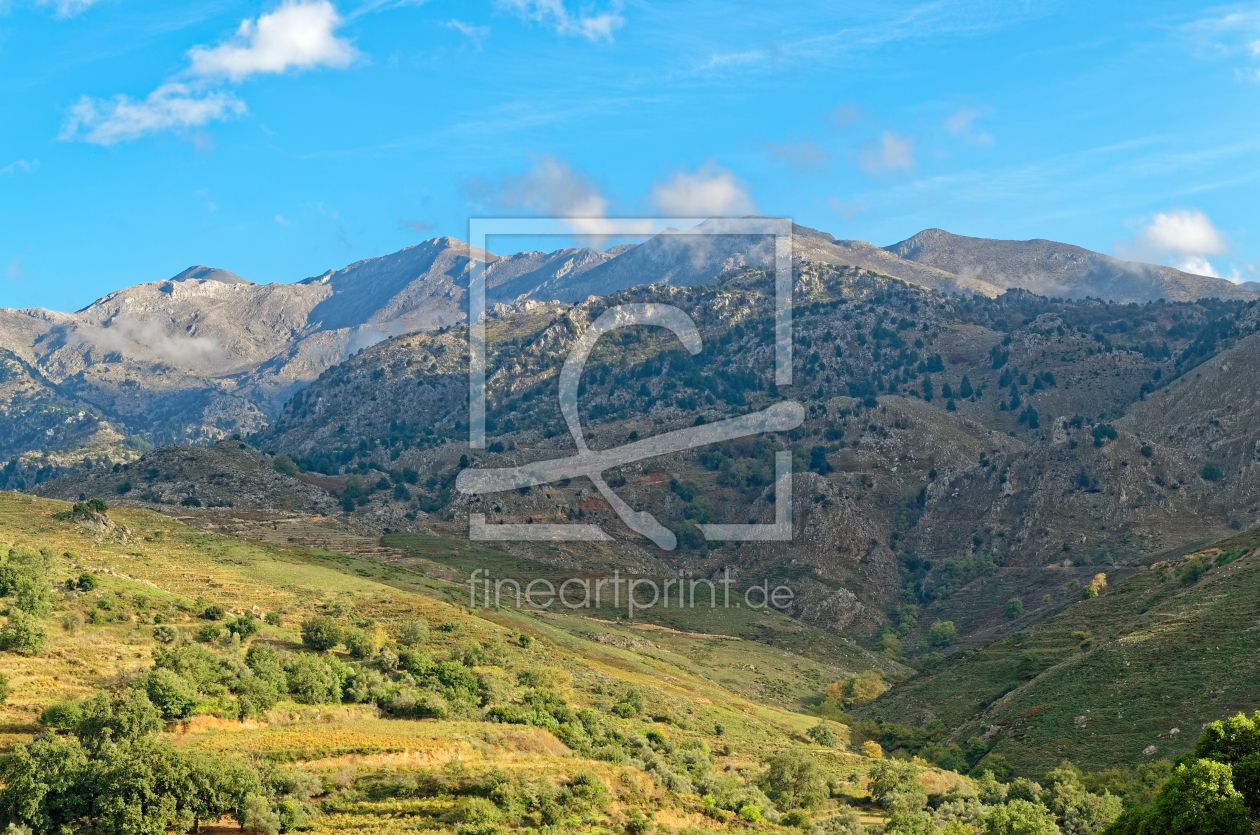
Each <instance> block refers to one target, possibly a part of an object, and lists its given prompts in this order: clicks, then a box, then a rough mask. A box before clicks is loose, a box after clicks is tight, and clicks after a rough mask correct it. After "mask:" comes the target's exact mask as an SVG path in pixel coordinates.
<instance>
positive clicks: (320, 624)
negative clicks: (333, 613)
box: [302, 615, 342, 652]
mask: <svg viewBox="0 0 1260 835" xmlns="http://www.w3.org/2000/svg"><path fill="white" fill-rule="evenodd" d="M341 639H342V630H341V624H339V623H337V621H336V619H334V618H331V617H329V616H328V615H315V616H313V617H309V618H307V619H306V620H304V621H302V643H303V644H304V645H305V646H306V647H308V648H309V649H313V650H315V651H316V652H324V651H325V650H330V649H332V648H333V647H335V646H337V644H339V643H341Z"/></svg>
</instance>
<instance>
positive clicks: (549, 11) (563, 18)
mask: <svg viewBox="0 0 1260 835" xmlns="http://www.w3.org/2000/svg"><path fill="white" fill-rule="evenodd" d="M498 5H499V6H500V7H502V8H505V9H507V10H509V11H511V12H515V13H516V14H517V15H519V16H521V17H523V18H525V19H526V20H532V21H534V22H535V23H541V24H542V25H544V26H547V27H548V28H550V29H552V30H553V31H555V32H556V33H557V34H560V35H579V36H581V37H583V38H586V39H587V40H589V41H599V40H606V41H611V40H612V39H613V32H615V31H616V30H618V29H620V28H621V27H622V26H624V25H625V23H626V19H625V18H624V17H622V16H621V15H620V14H618V13H617V12H618V11H619V10H620V8H621V4H620V3H615V4H614V5H613V6H612V8H611V9H610V10H609V11H604V12H595V11H593V10H589V11H587V12H584V13H581V14H576V15H575V14H573V13H572V12H570V11H569V9H568V8H567V7H566V6H565V4H564V1H563V0H498Z"/></svg>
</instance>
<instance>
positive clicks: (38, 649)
mask: <svg viewBox="0 0 1260 835" xmlns="http://www.w3.org/2000/svg"><path fill="white" fill-rule="evenodd" d="M47 647H48V630H47V629H45V628H44V627H43V625H42V624H40V622H39V621H37V620H36V619H35V618H34V617H32V616H31V615H28V614H27V613H26V612H23V611H21V610H20V609H14V610H12V611H10V612H9V621H8V623H6V624H5V625H4V627H3V628H0V649H2V650H6V651H8V652H15V653H17V654H18V655H41V654H42V653H43V652H44V650H45V649H46V648H47Z"/></svg>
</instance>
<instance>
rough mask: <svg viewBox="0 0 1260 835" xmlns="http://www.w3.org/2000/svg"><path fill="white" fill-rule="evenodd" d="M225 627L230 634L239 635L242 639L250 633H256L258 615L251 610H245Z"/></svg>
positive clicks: (250, 634)
mask: <svg viewBox="0 0 1260 835" xmlns="http://www.w3.org/2000/svg"><path fill="white" fill-rule="evenodd" d="M227 628H228V631H229V632H231V633H232V634H234V635H240V636H241V640H242V641H243V640H245V639H246V638H249V637H250V636H252V635H256V634H258V629H259V626H258V617H257V616H256V615H255V614H254V613H253V612H245V613H244V614H243V615H241V616H240V617H238V618H235V619H233V620H232V621H231V622H230V623H228V625H227Z"/></svg>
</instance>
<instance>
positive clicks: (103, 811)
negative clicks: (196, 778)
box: [86, 736, 193, 835]
mask: <svg viewBox="0 0 1260 835" xmlns="http://www.w3.org/2000/svg"><path fill="white" fill-rule="evenodd" d="M86 782H87V788H88V791H89V792H90V793H91V796H92V811H91V816H92V818H93V823H94V830H95V833H96V834H97V835H166V833H167V832H169V831H170V830H172V829H173V830H175V831H177V832H179V831H185V830H187V829H188V828H189V826H190V825H191V824H192V823H193V814H192V811H191V809H189V808H187V807H186V805H184V806H183V808H181V806H182V805H183V804H181V801H182V800H185V798H184V793H185V792H186V791H187V787H188V775H187V766H186V764H185V763H184V760H183V758H182V757H181V756H180V754H179V752H178V751H177V750H176V749H175V747H174V746H173V745H172V744H171V743H170V741H169V740H165V739H157V738H155V737H152V736H145V737H139V738H135V739H130V740H127V741H126V742H122V743H117V744H116V743H110V744H108V745H106V746H104V747H103V748H102V749H101V752H100V755H99V757H98V758H97V759H96V761H95V762H94V763H93V768H92V773H91V776H90V777H89V779H88V780H87V781H86Z"/></svg>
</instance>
